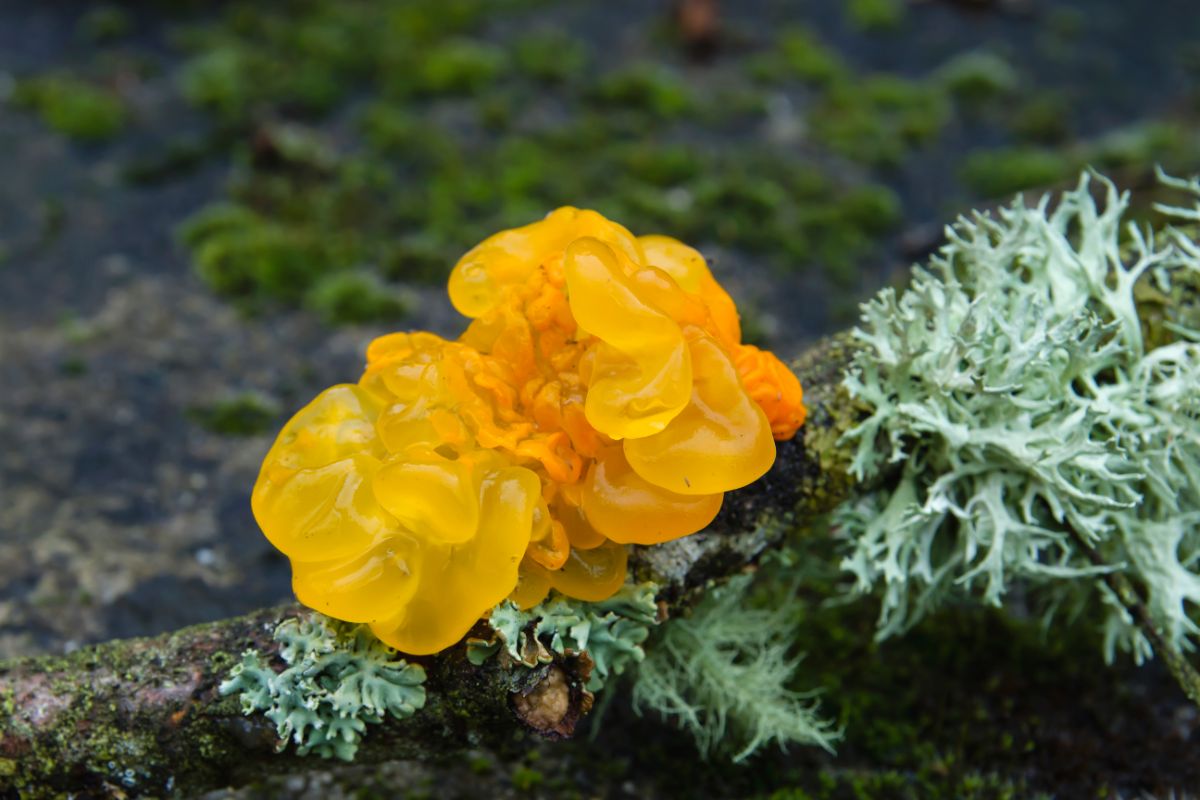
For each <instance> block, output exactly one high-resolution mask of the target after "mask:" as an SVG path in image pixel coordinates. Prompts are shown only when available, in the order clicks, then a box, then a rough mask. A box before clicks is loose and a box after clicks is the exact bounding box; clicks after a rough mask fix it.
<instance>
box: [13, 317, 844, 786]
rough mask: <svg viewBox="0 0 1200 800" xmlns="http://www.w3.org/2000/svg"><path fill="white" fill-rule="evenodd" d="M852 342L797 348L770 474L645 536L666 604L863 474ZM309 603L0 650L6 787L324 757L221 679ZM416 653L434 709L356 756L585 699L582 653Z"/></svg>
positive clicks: (732, 568) (501, 731) (249, 768)
mask: <svg viewBox="0 0 1200 800" xmlns="http://www.w3.org/2000/svg"><path fill="white" fill-rule="evenodd" d="M852 354H853V345H852V343H851V341H850V339H849V338H848V337H846V336H838V337H833V338H830V339H825V340H822V341H820V342H818V343H817V344H816V345H815V346H814V347H813V348H812V349H810V350H809V351H808V352H807V353H805V354H804V355H803V356H802V357H801V358H800V359H799V360H798V361H797V362H796V364H795V365H794V366H795V369H796V370H797V372H798V374H799V375H800V378H801V380H802V382H803V383H804V387H805V400H806V405H807V406H808V412H809V417H808V421H807V422H806V423H805V425H804V427H803V428H802V432H801V434H800V435H797V436H796V437H795V438H794V439H792V440H791V441H789V442H783V443H780V445H779V455H778V459H777V461H776V464H775V466H774V467H773V468H772V470H771V471H770V472H769V473H768V474H767V475H766V476H765V477H764V478H763V479H762V480H760V481H758V482H756V483H755V484H753V485H751V486H749V487H747V488H745V489H742V490H740V491H738V492H732V493H730V494H729V495H728V496H727V497H726V500H725V505H724V508H723V509H722V511H721V514H720V515H719V516H718V518H717V519H716V521H715V522H714V523H713V525H712V526H711V528H710V529H709V530H707V531H705V532H704V533H701V534H697V535H695V536H691V537H687V538H686V539H682V540H679V541H676V542H672V543H670V544H667V545H660V546H657V547H653V548H635V551H636V552H634V553H633V554H632V556H631V560H630V566H631V571H632V572H633V573H634V574H635V575H637V576H638V577H639V578H653V579H654V580H656V581H658V582H659V583H660V584H661V585H662V586H663V594H662V599H663V600H664V601H666V602H667V604H668V608H669V610H674V611H678V610H680V609H682V608H683V607H685V606H687V605H689V604H690V603H691V602H693V601H694V600H695V598H696V596H697V594H698V593H699V590H701V589H702V587H704V586H705V585H706V584H707V583H708V582H709V581H712V580H719V579H720V578H722V577H725V576H728V575H731V574H735V573H737V572H739V571H741V570H742V569H744V568H745V567H746V566H747V565H748V564H750V563H752V562H753V561H754V560H755V559H756V558H757V557H758V556H759V555H760V554H761V553H762V552H763V551H764V550H766V549H767V548H769V547H771V546H772V545H774V544H775V543H777V541H778V540H779V538H781V537H782V536H783V535H784V533H785V532H786V530H787V528H788V527H789V522H790V521H791V520H793V519H803V518H807V517H812V516H815V515H818V514H821V513H824V512H825V511H828V510H829V509H830V508H832V507H833V506H834V505H836V504H837V503H838V502H839V501H840V500H841V499H843V498H844V497H846V496H847V494H848V493H849V491H850V490H851V488H852V481H851V480H850V478H849V477H848V475H847V474H846V465H847V463H848V459H847V457H846V455H845V453H844V452H842V451H841V450H840V448H839V445H838V439H839V438H840V435H841V433H842V432H844V430H845V429H846V428H847V427H848V426H849V425H850V424H852V422H853V418H854V414H853V411H852V407H851V405H850V403H849V401H848V400H847V398H846V396H845V394H844V392H843V390H842V389H841V388H840V380H841V376H842V374H843V373H844V370H845V368H846V366H847V365H848V364H849V361H850V358H851V356H852ZM300 613H304V611H303V609H301V608H300V607H299V606H295V605H289V606H282V607H279V608H273V609H265V610H262V611H259V612H256V613H253V614H249V615H247V616H244V617H238V618H235V619H229V620H223V621H220V622H214V623H210V624H206V625H199V626H196V627H192V628H187V629H184V630H181V631H178V632H175V633H171V634H167V635H164V636H160V637H156V638H150V639H132V640H126V641H117V642H110V643H107V644H102V645H98V646H94V647H88V648H84V649H81V650H79V651H76V652H75V653H72V654H70V655H67V656H62V657H55V656H43V657H38V658H29V659H21V660H16V661H9V662H2V663H0V701H2V702H3V704H4V711H5V715H6V719H5V721H4V723H3V725H2V726H0V796H12V797H17V796H19V797H49V796H56V795H58V794H60V793H62V792H67V791H70V792H76V793H78V792H85V793H90V794H94V795H99V796H139V795H151V796H161V795H163V794H171V793H185V794H190V793H193V792H196V791H201V790H203V789H206V788H210V787H216V786H224V785H237V784H239V783H242V782H245V781H247V780H250V779H252V778H254V777H256V776H261V775H263V774H264V773H266V772H295V771H298V770H302V769H304V768H305V766H306V765H313V764H319V763H320V759H317V758H315V757H311V756H310V757H307V758H304V759H301V758H300V757H297V756H296V755H294V754H293V753H292V751H291V749H290V748H287V749H284V750H283V751H282V752H277V747H276V746H277V744H278V742H277V740H276V736H275V730H274V726H273V725H272V724H271V723H270V722H269V721H268V720H266V719H265V718H264V717H263V716H262V715H260V714H254V715H251V716H243V715H242V713H241V708H240V706H239V704H238V701H237V699H236V698H235V697H221V696H220V695H219V693H218V691H217V687H218V685H219V684H220V682H221V681H222V680H224V679H225V678H226V677H227V673H228V671H229V668H230V667H231V666H232V665H233V664H234V663H235V661H236V660H237V658H238V656H239V654H240V653H241V652H242V651H243V650H246V649H247V648H254V649H255V650H257V651H259V652H260V653H262V654H263V655H264V656H267V657H270V656H274V655H277V653H278V648H279V644H278V643H277V642H275V641H274V640H273V639H272V632H273V631H274V629H275V627H276V625H278V624H279V623H280V622H281V621H282V620H284V619H286V618H288V617H291V616H295V615H297V614H300ZM414 660H415V661H419V662H420V663H421V664H422V665H423V666H424V667H425V669H426V671H427V673H428V680H427V683H426V690H427V697H428V699H427V702H426V705H425V707H424V708H423V709H421V710H420V711H418V712H417V713H416V714H415V715H414V716H412V717H410V718H408V719H406V720H403V721H397V720H393V719H390V718H389V719H388V720H387V721H386V722H384V723H383V724H381V725H378V726H372V728H371V729H370V730H369V732H368V734H367V736H366V737H365V739H364V742H363V745H362V747H361V749H360V750H359V753H358V756H357V760H359V761H373V760H385V759H395V758H421V757H428V756H434V755H441V754H445V753H448V752H452V751H454V750H456V749H460V748H466V747H474V746H479V745H488V746H492V747H504V746H505V745H507V744H511V743H512V742H513V741H514V739H517V740H519V739H520V738H522V736H523V735H525V734H530V735H533V734H532V733H531V729H530V726H529V725H528V724H527V721H526V720H524V719H522V717H523V716H528V715H530V714H537V713H538V711H537V709H536V708H535V709H532V710H531V709H530V703H529V702H528V698H530V697H533V698H538V697H541V696H542V695H543V694H545V692H544V691H542V689H544V688H545V687H543V686H542V684H543V683H550V684H553V686H554V687H556V688H557V687H560V686H566V690H568V691H569V692H570V698H571V699H570V703H569V704H568V705H569V707H568V712H567V713H568V716H569V717H571V722H572V723H573V721H574V720H575V719H577V718H578V717H579V716H580V715H581V714H582V713H583V711H585V710H586V709H584V708H580V707H578V706H579V705H580V702H581V698H582V697H583V693H582V692H578V691H574V690H573V689H572V686H573V683H574V682H576V675H575V670H576V668H577V664H576V663H575V662H576V661H577V660H574V659H571V660H567V661H566V662H564V663H561V664H551V665H547V666H546V667H544V668H542V669H539V670H532V671H531V670H528V669H526V668H525V667H515V666H513V665H512V664H511V663H508V662H507V660H506V659H502V658H493V659H491V660H489V661H488V662H486V663H485V664H484V665H482V666H478V667H477V666H473V665H472V664H470V662H469V661H468V660H467V658H466V653H465V648H464V646H463V645H459V646H456V647H453V648H450V649H449V650H447V651H445V652H443V653H441V654H439V655H437V656H435V657H431V658H422V659H414ZM280 665H281V666H282V662H280ZM554 670H559V672H558V673H556V672H554ZM563 673H565V674H566V675H567V677H568V680H567V681H566V682H565V683H564V682H563V681H562V674H563ZM518 698H520V699H521V702H517V700H518ZM568 728H569V726H568ZM5 793H6V794H5Z"/></svg>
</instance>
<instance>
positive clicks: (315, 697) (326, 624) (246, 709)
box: [220, 614, 425, 761]
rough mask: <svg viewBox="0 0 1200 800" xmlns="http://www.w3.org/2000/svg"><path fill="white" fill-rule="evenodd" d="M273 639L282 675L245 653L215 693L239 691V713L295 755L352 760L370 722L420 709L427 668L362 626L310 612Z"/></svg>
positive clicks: (285, 625)
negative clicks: (256, 717)
mask: <svg viewBox="0 0 1200 800" xmlns="http://www.w3.org/2000/svg"><path fill="white" fill-rule="evenodd" d="M275 640H276V641H278V642H280V644H281V646H280V648H279V655H280V657H281V658H282V659H283V661H284V662H285V663H286V664H287V665H288V666H287V667H286V668H285V669H284V670H283V671H282V672H276V671H275V670H274V669H272V667H271V665H270V663H268V661H267V660H265V659H264V658H263V657H262V655H261V654H259V653H258V652H257V651H255V650H247V651H246V652H245V653H243V654H242V660H241V662H240V663H238V664H236V665H235V666H234V667H233V669H232V670H231V671H230V673H229V675H230V677H229V679H228V680H226V681H224V682H223V683H222V684H221V686H220V692H221V694H222V695H229V694H234V693H235V692H236V693H239V694H240V695H241V697H240V700H241V704H242V712H243V713H245V714H253V713H255V712H256V711H261V712H263V713H264V715H265V716H266V717H267V719H269V720H271V722H273V723H275V731H276V733H277V734H278V736H279V749H280V750H282V749H283V748H284V747H286V746H287V742H288V740H289V739H290V740H291V741H293V742H295V744H296V752H297V753H299V754H300V755H307V754H308V753H316V754H317V755H319V756H321V757H323V758H332V757H337V758H340V759H342V760H343V761H350V760H352V759H353V758H354V754H355V753H356V752H357V751H358V745H359V741H360V740H361V739H362V737H363V734H364V733H365V732H366V726H367V725H368V724H375V723H379V722H382V721H383V719H384V717H385V716H386V715H388V714H391V715H392V716H393V717H396V718H397V719H404V718H405V717H409V716H411V715H412V714H413V713H414V712H415V711H416V710H417V709H419V708H421V707H423V706H424V705H425V687H424V685H423V684H424V682H425V670H424V669H423V668H422V667H421V666H420V665H418V664H409V663H407V662H406V661H405V660H404V659H402V658H398V657H397V655H396V651H395V650H393V649H392V648H390V647H388V646H387V645H385V644H384V643H383V642H381V641H379V640H378V639H377V638H375V635H374V634H372V633H371V631H370V629H369V628H368V627H367V626H366V625H352V624H349V623H344V622H338V621H337V620H332V619H329V618H328V617H324V616H322V615H320V614H312V615H310V616H308V617H305V618H302V619H289V620H285V621H283V622H281V623H280V624H279V626H278V627H277V628H276V629H275Z"/></svg>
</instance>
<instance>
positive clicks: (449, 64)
mask: <svg viewBox="0 0 1200 800" xmlns="http://www.w3.org/2000/svg"><path fill="white" fill-rule="evenodd" d="M506 64H507V58H506V56H505V53H504V51H503V50H501V49H500V48H498V47H494V46H492V45H489V44H484V43H481V42H477V41H474V40H471V39H459V40H454V41H450V42H447V43H445V44H443V45H440V46H439V47H436V48H434V49H433V50H431V51H429V52H428V53H427V54H425V56H424V57H423V58H422V59H421V60H420V62H419V66H418V68H417V73H416V76H415V88H416V90H417V91H421V92H429V93H432V94H475V93H477V92H481V91H483V90H484V89H486V88H488V87H489V86H490V85H491V84H493V83H494V82H495V81H496V80H497V78H499V77H500V74H501V73H502V72H503V70H504V69H505V66H506Z"/></svg>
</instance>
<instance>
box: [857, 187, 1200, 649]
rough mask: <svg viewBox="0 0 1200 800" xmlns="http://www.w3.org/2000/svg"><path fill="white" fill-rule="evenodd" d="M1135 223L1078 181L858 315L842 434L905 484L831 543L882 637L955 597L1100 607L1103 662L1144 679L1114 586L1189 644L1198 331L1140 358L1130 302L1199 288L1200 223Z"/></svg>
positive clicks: (1050, 608)
mask: <svg viewBox="0 0 1200 800" xmlns="http://www.w3.org/2000/svg"><path fill="white" fill-rule="evenodd" d="M1164 180H1165V181H1166V183H1167V184H1168V185H1170V186H1171V187H1173V188H1175V189H1180V190H1184V191H1185V192H1186V193H1188V194H1190V195H1192V196H1193V197H1192V200H1194V199H1195V197H1200V183H1198V182H1195V181H1193V182H1190V183H1185V182H1181V181H1175V180H1170V179H1164ZM1095 188H1099V189H1101V190H1102V191H1101V193H1100V194H1103V200H1102V202H1099V203H1098V202H1097V200H1096V199H1094V198H1093V196H1092V191H1093V189H1095ZM1128 206H1129V199H1128V196H1127V195H1124V194H1119V193H1118V192H1117V190H1116V188H1115V187H1114V186H1113V185H1112V184H1111V183H1110V182H1109V181H1108V180H1106V179H1104V178H1102V177H1100V178H1096V179H1095V181H1094V182H1093V181H1091V180H1090V179H1089V176H1087V175H1085V176H1084V177H1083V178H1082V179H1081V181H1080V183H1079V185H1078V187H1077V188H1076V189H1075V190H1073V191H1070V192H1066V193H1064V194H1063V195H1062V196H1061V197H1060V198H1059V200H1058V202H1057V204H1056V205H1055V206H1053V207H1051V203H1050V200H1049V198H1044V199H1043V200H1042V201H1041V202H1040V203H1039V204H1038V205H1037V206H1035V207H1026V206H1025V205H1024V204H1022V203H1021V202H1019V201H1018V202H1017V203H1015V204H1014V205H1012V206H1010V207H1008V208H1005V209H1002V210H1000V211H999V212H998V214H997V215H996V216H995V217H992V216H990V215H987V214H976V215H974V216H973V217H972V218H970V219H961V220H959V222H958V223H957V224H955V225H954V226H953V227H951V228H949V229H948V230H947V238H948V244H947V245H946V246H945V247H944V248H943V249H942V250H941V251H940V252H939V253H938V254H937V255H936V256H934V257H933V258H932V259H931V260H930V262H929V264H928V266H927V267H925V268H917V269H916V270H915V272H914V277H913V281H912V285H911V286H910V288H909V289H907V290H906V291H905V292H903V294H901V295H899V296H897V294H896V293H895V292H894V291H892V290H890V289H889V290H884V291H883V292H881V293H880V294H879V295H878V296H877V297H876V298H875V299H874V300H872V301H870V302H869V303H867V304H865V305H864V306H863V318H862V326H861V328H859V329H858V330H857V331H856V332H855V335H856V337H857V339H858V340H859V341H860V342H861V343H862V345H863V350H862V351H861V352H860V353H859V355H858V356H857V357H856V359H855V361H854V365H853V368H852V370H851V371H850V374H849V375H848V377H847V378H846V381H845V385H846V387H847V389H848V390H849V392H850V394H851V395H852V396H853V397H854V398H856V399H857V400H859V401H861V402H864V403H865V404H866V405H867V406H868V407H869V409H870V415H869V416H868V417H867V418H866V420H865V421H864V422H862V424H860V425H859V426H857V427H856V428H854V429H853V430H852V431H851V432H850V433H849V434H847V437H848V440H849V442H850V443H851V444H853V445H855V446H856V447H857V450H856V454H855V457H854V461H853V464H852V468H851V469H852V472H853V474H854V475H855V476H856V477H857V478H858V479H860V480H867V479H870V478H872V477H873V476H875V475H877V474H879V473H880V472H881V471H884V470H888V469H894V470H896V471H897V472H898V479H897V480H896V481H895V482H891V483H890V484H889V485H890V486H892V487H894V488H892V489H890V490H888V491H884V492H877V493H874V494H871V495H869V496H867V497H865V498H862V499H860V500H858V501H856V502H853V503H848V504H846V505H844V506H843V507H842V509H841V510H840V512H839V513H838V515H837V524H838V526H839V528H840V531H841V535H842V537H844V540H845V541H846V543H847V546H848V555H847V557H846V559H845V563H844V565H845V567H847V568H848V569H849V570H850V571H851V572H852V573H853V574H854V576H855V577H856V579H857V588H858V590H860V591H862V592H867V591H870V590H872V589H875V588H877V587H882V610H881V616H880V629H879V633H880V636H881V637H884V636H888V635H891V634H894V633H897V632H900V631H903V630H905V629H906V628H908V627H909V626H910V625H912V624H913V623H915V622H916V621H918V620H919V619H920V618H921V617H922V616H923V615H924V614H925V612H926V611H928V610H929V609H931V608H932V607H934V606H935V605H937V604H938V603H940V602H941V601H943V600H944V599H946V598H947V597H948V596H949V595H951V594H953V593H969V594H972V595H977V596H981V597H982V599H983V600H984V601H986V602H988V603H991V604H993V605H999V604H1000V603H1001V602H1002V600H1003V598H1004V597H1005V594H1006V592H1007V590H1008V589H1009V588H1010V587H1011V586H1012V585H1013V584H1014V583H1015V582H1020V583H1021V584H1022V585H1023V586H1025V587H1026V588H1027V589H1031V590H1033V591H1032V592H1031V594H1030V595H1029V597H1030V599H1032V600H1039V599H1040V600H1042V601H1043V602H1044V603H1045V608H1046V609H1047V611H1046V613H1047V619H1049V618H1050V615H1051V614H1053V613H1054V612H1055V611H1060V612H1061V611H1062V610H1064V609H1069V610H1071V611H1079V610H1080V609H1081V607H1082V606H1083V604H1085V603H1088V602H1094V599H1095V598H1096V596H1097V594H1099V596H1101V597H1102V598H1103V599H1104V601H1105V602H1104V609H1105V611H1104V614H1105V622H1104V626H1105V633H1106V655H1107V656H1108V657H1110V658H1111V657H1112V655H1113V652H1114V650H1115V649H1116V648H1117V647H1120V648H1122V649H1125V650H1128V651H1130V652H1131V653H1132V654H1133V655H1134V657H1135V658H1137V659H1139V660H1140V659H1142V658H1145V657H1147V656H1148V655H1150V653H1151V647H1150V642H1149V640H1148V639H1147V637H1146V635H1145V632H1144V631H1143V630H1140V629H1139V628H1138V627H1137V626H1136V625H1135V620H1133V619H1132V618H1131V617H1130V615H1129V613H1128V610H1127V605H1123V604H1122V603H1120V602H1117V598H1115V597H1114V596H1113V595H1112V593H1111V590H1110V589H1109V587H1108V586H1107V585H1106V583H1105V582H1104V581H1102V580H1099V579H1098V576H1099V575H1101V574H1103V573H1105V572H1120V573H1123V574H1124V575H1125V576H1127V577H1128V578H1130V579H1132V580H1133V581H1134V582H1135V584H1137V585H1138V586H1139V587H1141V590H1142V592H1143V593H1144V594H1145V601H1146V602H1145V604H1146V606H1147V608H1148V609H1149V612H1150V614H1151V616H1152V618H1153V623H1154V625H1155V627H1156V628H1158V629H1160V630H1161V632H1162V635H1163V636H1164V638H1165V639H1166V641H1167V642H1168V643H1169V644H1170V645H1171V646H1172V647H1175V648H1183V649H1185V650H1186V649H1190V648H1191V646H1192V645H1193V644H1194V642H1195V638H1196V634H1197V633H1198V632H1200V628H1198V627H1197V625H1196V623H1195V621H1194V620H1193V618H1192V616H1191V615H1192V612H1194V610H1195V604H1196V603H1197V602H1200V575H1198V574H1197V570H1198V567H1200V529H1198V527H1197V523H1198V522H1200V345H1198V344H1197V341H1200V331H1198V330H1195V329H1192V328H1189V327H1186V326H1184V325H1180V324H1173V323H1168V324H1172V325H1173V327H1172V330H1171V331H1170V334H1171V335H1170V337H1169V338H1168V340H1167V341H1165V342H1161V343H1154V344H1157V346H1154V347H1151V346H1150V345H1148V344H1147V343H1146V342H1145V341H1144V339H1143V327H1142V321H1141V320H1140V319H1139V316H1138V307H1137V304H1136V301H1135V292H1134V289H1135V284H1140V285H1142V286H1145V285H1146V284H1147V283H1149V284H1151V285H1152V286H1153V287H1154V288H1156V289H1157V290H1158V291H1159V292H1161V293H1162V294H1164V295H1168V296H1169V295H1170V294H1171V288H1172V285H1173V281H1174V282H1178V281H1180V280H1189V281H1194V280H1195V276H1196V273H1197V272H1200V246H1198V245H1197V243H1196V242H1195V241H1194V240H1193V239H1191V238H1189V236H1188V235H1187V234H1186V232H1185V231H1184V230H1183V229H1182V228H1181V227H1180V223H1185V224H1186V223H1190V222H1195V221H1196V220H1198V219H1200V206H1196V207H1193V208H1187V209H1180V208H1167V207H1162V206H1159V207H1156V209H1155V210H1156V211H1157V213H1158V219H1157V221H1156V222H1155V224H1156V225H1157V226H1158V230H1157V231H1155V230H1154V229H1153V228H1152V227H1150V226H1148V225H1147V226H1139V225H1136V224H1134V223H1132V222H1127V221H1126V219H1125V217H1126V213H1127V211H1128Z"/></svg>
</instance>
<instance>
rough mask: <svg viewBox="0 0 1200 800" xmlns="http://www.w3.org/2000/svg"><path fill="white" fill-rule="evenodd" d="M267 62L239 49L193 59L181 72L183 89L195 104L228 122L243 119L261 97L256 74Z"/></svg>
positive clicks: (220, 50)
mask: <svg viewBox="0 0 1200 800" xmlns="http://www.w3.org/2000/svg"><path fill="white" fill-rule="evenodd" d="M262 64H263V61H262V60H261V59H260V58H256V57H254V56H253V55H251V54H250V53H247V52H245V51H243V50H241V49H239V48H237V47H233V46H224V47H220V48H217V49H213V50H211V51H209V52H207V53H203V54H201V55H199V56H197V57H196V58H194V59H192V60H191V61H190V62H189V63H188V64H187V65H186V66H185V67H184V68H183V70H182V71H181V72H180V78H179V80H180V88H181V89H182V91H183V95H184V97H186V98H187V99H188V100H189V101H190V102H192V103H193V104H195V105H197V106H200V107H201V108H205V109H208V110H210V111H213V112H214V113H216V114H217V115H218V116H219V117H221V118H223V119H226V120H236V119H240V118H241V117H243V116H244V115H245V114H246V113H247V112H248V110H249V106H250V105H251V103H253V102H254V101H255V100H256V99H257V98H258V97H259V96H260V91H259V89H258V88H256V86H255V79H254V75H255V74H256V73H257V72H259V71H260V69H261V65H262Z"/></svg>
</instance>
